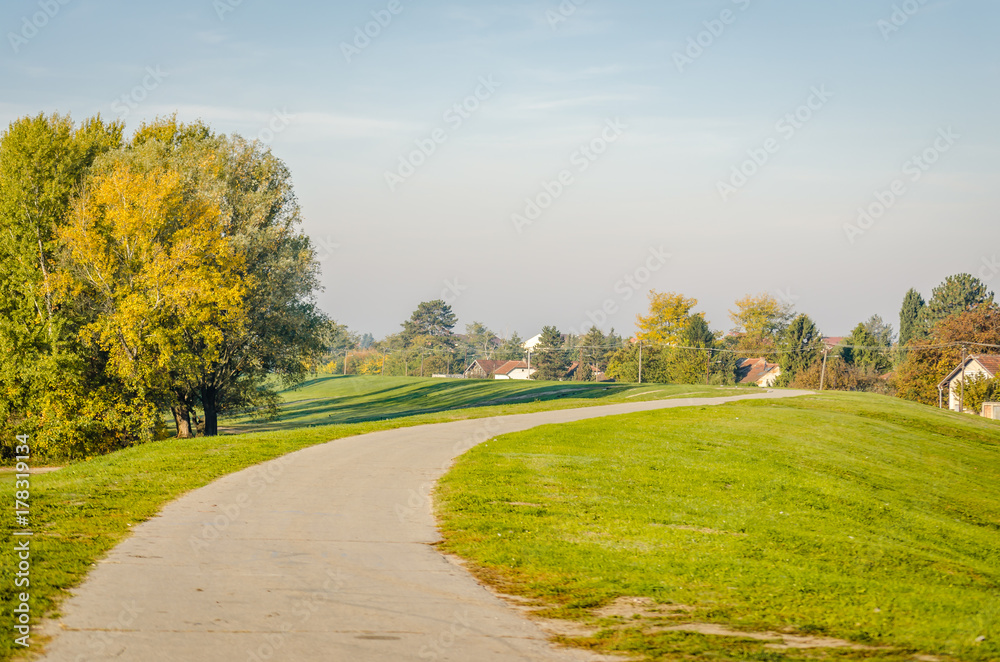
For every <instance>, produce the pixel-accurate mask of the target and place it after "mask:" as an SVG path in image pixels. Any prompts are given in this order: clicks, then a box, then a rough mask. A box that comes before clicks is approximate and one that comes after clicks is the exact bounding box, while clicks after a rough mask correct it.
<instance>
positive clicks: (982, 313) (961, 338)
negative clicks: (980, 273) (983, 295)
mask: <svg viewBox="0 0 1000 662" xmlns="http://www.w3.org/2000/svg"><path fill="white" fill-rule="evenodd" d="M971 343H980V344H985V345H1000V306H997V305H996V304H982V305H980V306H979V307H978V308H976V309H975V310H968V311H965V312H963V313H959V314H957V315H951V316H949V317H946V318H944V319H942V320H941V321H940V322H938V323H937V324H936V325H935V326H934V329H933V331H932V333H931V335H930V336H929V337H927V338H925V339H923V340H914V341H912V342H911V343H910V345H909V351H908V352H907V357H906V360H905V361H904V362H903V363H902V365H900V367H899V370H898V371H897V373H896V377H895V385H896V388H897V390H898V393H899V395H900V397H903V398H906V399H908V400H915V401H917V402H923V403H924V404H929V405H937V404H938V390H937V385H938V384H939V383H940V382H941V380H942V379H944V378H945V376H946V375H947V374H948V373H949V372H951V371H952V370H954V369H955V367H956V366H958V364H959V363H960V362H961V357H962V348H961V344H966V349H967V353H974V350H975V349H976V348H975V347H974V346H973V345H971ZM942 345H949V346H942Z"/></svg>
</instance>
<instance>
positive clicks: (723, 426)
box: [437, 394, 1000, 661]
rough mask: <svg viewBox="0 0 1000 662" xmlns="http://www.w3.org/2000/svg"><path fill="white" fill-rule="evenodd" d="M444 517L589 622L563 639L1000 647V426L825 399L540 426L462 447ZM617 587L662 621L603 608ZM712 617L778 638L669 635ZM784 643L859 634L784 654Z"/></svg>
mask: <svg viewBox="0 0 1000 662" xmlns="http://www.w3.org/2000/svg"><path fill="white" fill-rule="evenodd" d="M437 511H438V515H439V517H440V519H441V522H442V524H443V531H444V537H445V541H444V543H443V544H442V548H443V550H445V551H448V552H452V553H456V554H458V555H460V556H462V557H465V558H466V559H469V560H471V561H472V563H471V564H470V565H471V567H472V568H473V570H474V572H476V573H477V574H478V575H479V576H480V577H481V578H483V579H484V580H486V581H487V582H490V583H492V584H493V585H495V586H496V587H497V588H499V589H500V590H501V591H503V592H505V593H510V594H516V595H520V596H525V597H529V598H532V599H534V600H535V601H536V603H537V605H538V606H539V607H541V611H539V614H541V615H544V616H547V617H558V618H566V619H575V620H577V621H581V622H582V624H583V625H587V626H590V627H592V629H593V632H592V634H590V635H588V634H586V633H585V632H584V633H583V634H580V635H577V636H565V637H563V640H564V641H566V642H571V643H573V644H574V645H577V646H584V647H591V648H595V649H599V650H604V651H619V652H630V653H633V654H636V655H639V656H640V657H646V658H647V659H655V660H675V659H696V658H697V659H714V660H799V659H878V660H914V659H921V660H932V659H940V660H947V659H961V660H982V661H986V660H998V659H1000V424H998V423H996V422H992V421H985V420H983V419H978V418H975V417H972V416H965V415H962V416H960V415H958V414H953V413H950V412H942V411H939V410H936V409H932V408H928V407H924V406H921V405H917V404H913V403H908V402H903V401H899V400H895V399H890V398H885V397H879V396H869V395H862V394H836V395H834V394H824V395H821V396H809V397H804V398H796V399H791V400H781V401H756V402H745V403H738V404H732V405H726V406H722V407H693V408H684V409H673V410H663V411H656V412H649V413H643V414H633V415H628V416H623V417H614V418H604V419H596V420H591V421H584V422H580V423H573V424H570V425H563V426H549V427H544V428H537V429H534V430H530V431H527V432H523V433H518V434H512V435H508V436H505V437H501V438H499V439H495V440H491V441H490V442H488V444H485V445H481V446H478V447H476V448H474V449H472V450H471V451H469V452H468V453H467V454H466V455H464V456H463V457H462V458H460V460H459V461H458V462H457V464H456V466H455V467H454V468H453V470H452V471H451V472H450V473H449V474H448V475H447V476H446V477H445V478H444V479H443V480H442V482H441V483H440V485H439V489H438V494H437ZM622 597H645V598H649V599H652V601H654V602H655V603H656V604H658V605H660V607H659V611H657V612H649V611H648V610H647V613H646V614H645V615H641V616H635V617H620V616H608V617H599V616H597V615H595V614H594V609H595V608H597V607H600V606H603V605H607V604H609V603H611V602H612V601H614V600H615V599H616V598H622ZM626 616H628V615H627V614H626ZM706 623H707V624H721V625H724V626H726V627H727V628H728V629H730V630H739V631H742V632H746V633H761V634H763V633H771V634H769V635H768V636H766V637H760V635H759V634H756V635H752V636H757V637H759V638H757V639H752V638H745V637H732V636H720V635H717V634H706V633H705V632H706V629H705V628H704V627H703V626H698V627H699V628H701V630H702V631H701V632H692V631H687V630H676V629H668V628H676V627H677V626H685V627H687V626H688V625H690V624H706ZM687 629H693V628H687ZM781 634H798V635H811V636H814V637H823V638H836V639H841V640H844V642H845V643H846V642H852V643H854V644H858V645H860V646H859V647H855V648H849V647H841V648H825V647H824V648H803V649H796V648H780V647H776V644H780V643H782V641H783V640H782V639H780V638H779V637H778V636H777V635H781ZM768 637H770V639H768ZM786 643H787V642H786ZM812 643H816V642H812ZM820 643H822V642H820ZM919 656H931V657H919Z"/></svg>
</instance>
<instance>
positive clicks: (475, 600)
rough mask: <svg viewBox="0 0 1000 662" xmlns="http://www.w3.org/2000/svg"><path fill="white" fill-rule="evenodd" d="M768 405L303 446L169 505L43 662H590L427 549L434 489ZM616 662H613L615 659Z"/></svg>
mask: <svg viewBox="0 0 1000 662" xmlns="http://www.w3.org/2000/svg"><path fill="white" fill-rule="evenodd" d="M806 394H807V392H804V391H769V392H764V393H758V394H754V395H740V396H733V397H726V398H686V399H673V400H663V401H652V402H641V403H628V404H617V405H608V406H600V407H588V408H584V409H570V410H561V411H551V412H542V413H535V414H520V415H514V416H505V417H497V418H491V419H478V420H469V421H457V422H452V423H443V424H437V425H426V426H421V427H412V428H403V429H397V430H391V431H386V432H377V433H373V434H368V435H363V436H358V437H349V438H345V439H340V440H338V441H333V442H330V443H328V444H324V445H321V446H314V447H311V448H307V449H304V450H301V451H298V452H295V453H292V454H291V455H287V456H285V457H282V458H278V459H276V460H272V461H270V462H267V463H265V464H262V465H258V466H255V467H252V468H250V469H247V470H244V471H242V472H239V473H235V474H231V475H229V476H226V477H224V478H222V479H220V480H218V481H216V482H214V483H212V484H211V485H208V486H207V487H204V488H201V489H198V490H195V491H193V492H190V493H189V494H187V495H185V496H184V497H182V498H180V499H178V500H177V501H174V502H173V503H171V504H169V505H167V506H166V507H165V508H164V509H163V511H162V512H161V513H160V514H159V515H158V516H157V517H155V518H153V519H151V520H149V521H147V522H145V523H144V524H142V525H140V526H137V527H135V531H134V533H133V534H132V536H131V537H130V538H129V539H128V540H126V541H124V542H123V543H122V544H120V545H119V546H118V547H116V548H115V549H114V550H112V552H111V553H110V554H109V555H108V557H107V558H106V559H104V560H103V561H101V562H99V563H98V564H97V565H96V567H95V568H94V569H93V570H92V571H91V573H90V575H89V576H88V578H87V580H86V581H85V582H84V583H83V584H82V585H81V586H80V587H78V588H77V589H76V590H75V591H74V594H73V596H72V597H71V598H70V599H68V600H67V601H66V602H65V603H64V604H63V607H62V610H61V613H62V616H61V617H60V618H59V619H58V620H55V621H50V622H48V623H46V624H45V626H44V628H43V630H44V632H45V633H46V634H48V635H50V636H52V640H51V641H50V643H49V644H48V646H47V653H46V655H45V656H44V657H43V659H44V660H48V661H50V662H57V661H58V662H84V661H88V660H93V661H95V662H97V661H103V660H110V659H114V660H119V661H122V662H125V661H134V662H154V661H157V660H170V661H171V662H174V661H176V660H213V661H218V662H229V661H232V662H264V661H270V660H295V661H298V662H310V661H313V660H316V661H318V660H323V661H324V662H327V661H330V660H337V661H344V662H347V661H358V662H376V661H379V662H381V661H385V662H390V661H391V662H397V661H398V660H421V659H424V660H462V661H469V660H475V661H476V662H490V661H500V660H502V661H504V662H508V661H511V660H597V659H603V658H600V657H598V656H596V655H594V654H592V653H588V652H585V651H576V650H567V649H558V648H555V647H554V646H552V645H551V644H549V642H548V640H547V637H546V636H545V635H544V634H543V633H542V632H541V630H539V629H538V628H537V627H536V626H535V625H534V624H533V623H531V622H530V621H527V620H525V619H524V618H523V617H522V616H520V615H519V614H518V613H517V612H515V611H513V610H512V609H510V608H509V607H507V606H506V605H505V604H504V603H503V602H502V601H501V600H499V599H498V598H496V597H495V596H493V594H491V593H490V592H489V591H488V590H486V589H485V588H484V587H482V586H481V585H479V584H478V583H477V582H476V580H474V579H473V578H472V576H471V575H469V574H468V573H467V572H465V571H464V570H463V569H462V568H461V567H459V566H456V565H454V564H452V563H451V562H449V560H447V559H446V558H445V557H444V556H442V555H441V554H439V553H438V552H437V551H435V549H434V547H433V546H432V545H431V543H434V542H436V541H437V540H439V536H438V533H437V530H436V528H435V524H434V519H433V517H432V514H431V503H430V493H431V490H432V489H433V485H434V482H435V481H436V480H437V479H438V478H439V477H440V476H441V475H443V474H444V472H445V471H446V470H447V468H448V466H449V465H450V463H451V461H452V460H453V459H454V458H455V457H457V456H458V455H461V454H462V453H463V452H465V451H466V450H468V449H469V448H471V447H472V446H474V445H476V444H478V443H482V442H484V441H486V440H487V439H489V438H491V437H494V436H497V435H500V434H506V433H510V432H517V431H521V430H526V429H529V428H532V427H536V426H539V425H547V424H553V423H569V422H573V421H579V420H583V419H588V418H597V417H601V416H611V415H615V414H626V413H632V412H641V411H649V410H653V409H664V408H669V407H685V406H692V405H698V406H703V405H718V404H723V403H727V402H735V401H738V400H748V399H760V398H786V397H795V396H800V395H806ZM615 659H620V658H615Z"/></svg>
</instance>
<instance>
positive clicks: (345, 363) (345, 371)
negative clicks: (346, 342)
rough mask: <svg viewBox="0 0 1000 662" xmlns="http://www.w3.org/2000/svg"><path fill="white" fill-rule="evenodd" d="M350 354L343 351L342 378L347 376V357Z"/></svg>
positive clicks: (347, 351)
mask: <svg viewBox="0 0 1000 662" xmlns="http://www.w3.org/2000/svg"><path fill="white" fill-rule="evenodd" d="M350 353H351V350H349V349H347V350H344V376H345V377H346V376H347V356H348V354H350Z"/></svg>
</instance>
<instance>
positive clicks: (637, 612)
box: [593, 598, 694, 618]
mask: <svg viewBox="0 0 1000 662" xmlns="http://www.w3.org/2000/svg"><path fill="white" fill-rule="evenodd" d="M692 611H694V607H688V606H687V605H661V604H660V603H658V602H657V601H656V600H653V599H652V598H617V599H616V600H615V601H614V602H612V603H611V604H609V605H607V606H605V607H601V608H600V609H595V610H594V612H593V613H594V616H598V617H600V618H614V617H616V616H618V617H621V618H662V617H664V616H670V615H672V614H677V613H689V612H692Z"/></svg>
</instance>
